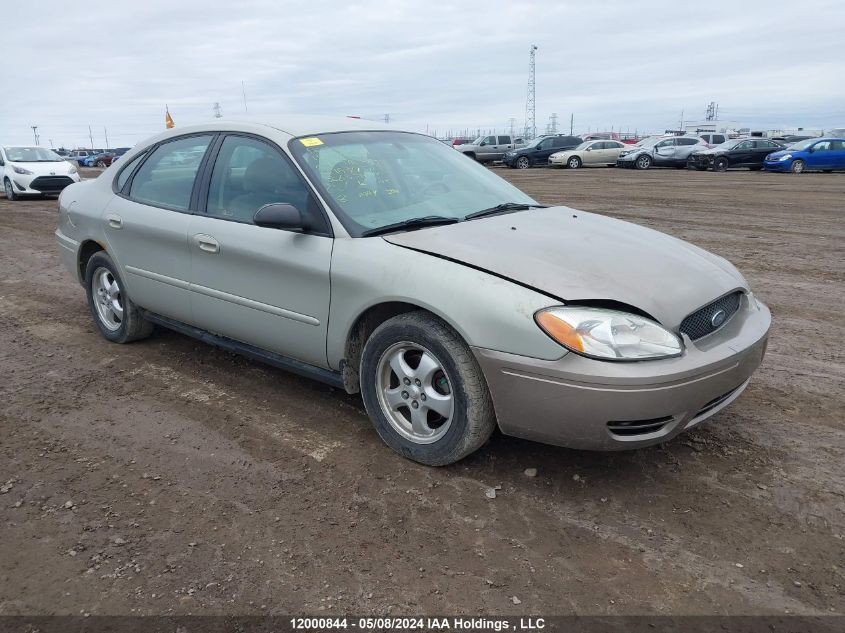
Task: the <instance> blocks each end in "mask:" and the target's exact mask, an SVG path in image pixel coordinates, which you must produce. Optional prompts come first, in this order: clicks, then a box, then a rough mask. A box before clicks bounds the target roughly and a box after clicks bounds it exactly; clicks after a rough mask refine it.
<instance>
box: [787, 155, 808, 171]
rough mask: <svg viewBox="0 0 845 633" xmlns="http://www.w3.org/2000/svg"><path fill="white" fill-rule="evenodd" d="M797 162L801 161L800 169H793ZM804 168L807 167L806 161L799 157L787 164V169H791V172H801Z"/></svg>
mask: <svg viewBox="0 0 845 633" xmlns="http://www.w3.org/2000/svg"><path fill="white" fill-rule="evenodd" d="M798 163H801V169H800V170H796V169H795V166H796V165H797V164H798ZM805 169H807V163H805V162H804V161H803V160H801V159H800V158H799V159H798V160H794V161H792V165H790V166H789V171H791V172H792V173H793V174H803V173H804V170H805Z"/></svg>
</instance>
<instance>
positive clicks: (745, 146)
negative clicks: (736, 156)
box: [734, 141, 754, 149]
mask: <svg viewBox="0 0 845 633" xmlns="http://www.w3.org/2000/svg"><path fill="white" fill-rule="evenodd" d="M753 147H754V141H742V143H740V144H739V145H737V146H736V147H735V148H734V149H751V148H753Z"/></svg>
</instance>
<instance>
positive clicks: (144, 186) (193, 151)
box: [129, 135, 212, 211]
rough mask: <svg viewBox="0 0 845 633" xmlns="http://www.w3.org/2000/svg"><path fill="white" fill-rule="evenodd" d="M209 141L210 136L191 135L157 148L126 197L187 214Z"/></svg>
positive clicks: (137, 174) (143, 166)
mask: <svg viewBox="0 0 845 633" xmlns="http://www.w3.org/2000/svg"><path fill="white" fill-rule="evenodd" d="M211 139H212V136H211V135H207V136H190V137H188V138H181V139H177V140H175V141H170V142H169V143H164V144H163V145H160V146H159V147H158V148H157V149H155V150H154V151H153V153H152V154H150V157H149V158H148V159H147V160H146V161H144V164H143V165H141V168H140V169H139V170H138V173H136V174H135V177H134V178H133V179H132V186H131V188H130V190H129V197H130V198H132V199H133V200H136V201H137V202H142V203H144V204H151V205H153V206H161V207H168V208H171V209H177V210H180V211H186V210H187V209H188V207H189V206H190V203H191V192H192V191H193V189H194V180H195V179H196V176H197V172H198V171H199V167H200V162H201V161H202V157H203V156H204V155H205V151H206V150H207V149H208V145H209V143H211Z"/></svg>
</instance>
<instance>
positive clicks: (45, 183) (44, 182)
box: [29, 176, 73, 191]
mask: <svg viewBox="0 0 845 633" xmlns="http://www.w3.org/2000/svg"><path fill="white" fill-rule="evenodd" d="M72 183H73V180H72V179H71V178H69V177H68V176H39V177H38V178H36V179H35V180H33V181H32V182H31V183H30V184H29V188H30V189H35V190H36V191H61V190H62V189H64V188H65V187H67V186H68V185H70V184H72Z"/></svg>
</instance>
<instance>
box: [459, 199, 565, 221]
mask: <svg viewBox="0 0 845 633" xmlns="http://www.w3.org/2000/svg"><path fill="white" fill-rule="evenodd" d="M546 208H548V205H545V204H524V203H522V202H503V203H502V204H497V205H496V206H495V207H490V208H489V209H482V210H481V211H476V212H475V213H470V214H469V215H467V216H465V217H464V220H473V219H475V218H483V217H484V216H487V215H495V214H497V213H504V212H505V211H526V210H528V209H546Z"/></svg>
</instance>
